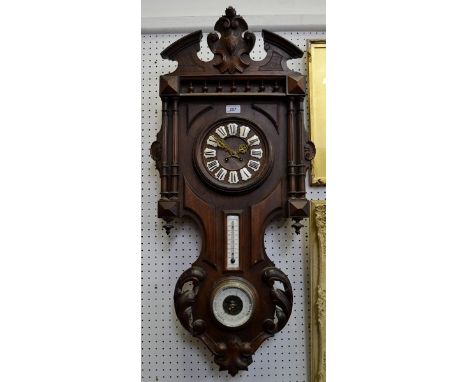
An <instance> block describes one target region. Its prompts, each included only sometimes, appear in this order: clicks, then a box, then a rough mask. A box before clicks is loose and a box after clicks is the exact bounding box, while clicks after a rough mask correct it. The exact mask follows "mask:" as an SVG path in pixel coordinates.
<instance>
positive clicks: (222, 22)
mask: <svg viewBox="0 0 468 382" xmlns="http://www.w3.org/2000/svg"><path fill="white" fill-rule="evenodd" d="M225 13H226V14H225V15H224V16H221V17H220V18H219V20H218V21H217V22H216V24H215V26H214V29H215V31H217V32H219V34H220V35H218V33H216V32H211V33H210V34H209V35H208V37H207V41H208V46H209V47H210V49H211V51H212V52H213V53H214V54H215V56H216V57H217V60H216V62H215V64H214V66H215V67H216V68H218V69H219V71H220V72H221V73H225V72H229V73H235V72H240V73H242V72H243V71H244V69H245V68H246V67H247V66H249V65H250V56H249V53H250V51H251V50H252V49H253V47H254V45H255V35H254V34H253V33H251V32H249V31H247V29H248V28H249V26H248V25H247V23H246V22H245V20H244V19H243V18H242V16H239V15H237V12H236V10H235V9H234V8H233V7H228V8H226V11H225ZM244 32H245V33H244Z"/></svg>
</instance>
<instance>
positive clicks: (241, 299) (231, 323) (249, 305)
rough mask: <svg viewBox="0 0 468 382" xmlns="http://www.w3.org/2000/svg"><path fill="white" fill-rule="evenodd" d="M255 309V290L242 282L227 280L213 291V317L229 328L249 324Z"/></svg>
mask: <svg viewBox="0 0 468 382" xmlns="http://www.w3.org/2000/svg"><path fill="white" fill-rule="evenodd" d="M254 307H255V298H254V292H253V289H252V287H250V286H249V285H248V284H247V283H245V282H243V281H241V280H237V279H235V280H233V279H227V280H225V281H224V282H222V283H221V284H220V285H219V286H218V287H217V288H215V290H214V291H213V296H212V303H211V308H212V311H213V315H214V317H215V318H216V320H217V321H218V322H219V323H220V324H222V325H224V326H226V327H228V328H238V327H240V326H242V325H244V324H245V323H246V322H248V321H249V320H250V318H251V317H252V314H253V311H254Z"/></svg>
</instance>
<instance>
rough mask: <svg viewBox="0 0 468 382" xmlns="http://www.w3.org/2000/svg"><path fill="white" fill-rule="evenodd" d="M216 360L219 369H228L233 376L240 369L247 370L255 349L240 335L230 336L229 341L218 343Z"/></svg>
mask: <svg viewBox="0 0 468 382" xmlns="http://www.w3.org/2000/svg"><path fill="white" fill-rule="evenodd" d="M215 353H216V355H215V358H214V360H215V362H216V363H217V364H218V365H219V370H227V371H228V373H229V374H231V375H232V376H234V375H236V374H237V373H238V372H239V370H247V367H248V366H249V365H250V364H251V363H252V353H253V349H252V347H251V346H250V344H249V343H247V342H242V341H241V340H240V338H239V337H238V336H234V335H232V336H229V338H228V340H227V343H224V342H222V343H218V344H216V350H215Z"/></svg>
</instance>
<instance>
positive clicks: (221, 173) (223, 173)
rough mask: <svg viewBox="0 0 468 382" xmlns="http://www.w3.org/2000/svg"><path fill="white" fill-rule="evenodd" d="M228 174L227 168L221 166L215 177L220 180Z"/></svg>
mask: <svg viewBox="0 0 468 382" xmlns="http://www.w3.org/2000/svg"><path fill="white" fill-rule="evenodd" d="M226 174H227V170H226V169H225V168H222V167H221V168H220V169H219V170H218V171H217V172H216V174H215V177H216V178H217V179H219V180H224V178H225V177H226Z"/></svg>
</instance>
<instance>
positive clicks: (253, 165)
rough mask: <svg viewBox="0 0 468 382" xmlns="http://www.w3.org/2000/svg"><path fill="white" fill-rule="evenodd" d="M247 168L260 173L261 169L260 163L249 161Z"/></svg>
mask: <svg viewBox="0 0 468 382" xmlns="http://www.w3.org/2000/svg"><path fill="white" fill-rule="evenodd" d="M247 166H248V167H250V168H251V169H252V170H254V171H258V169H259V168H260V162H259V161H256V160H249V163H247Z"/></svg>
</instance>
